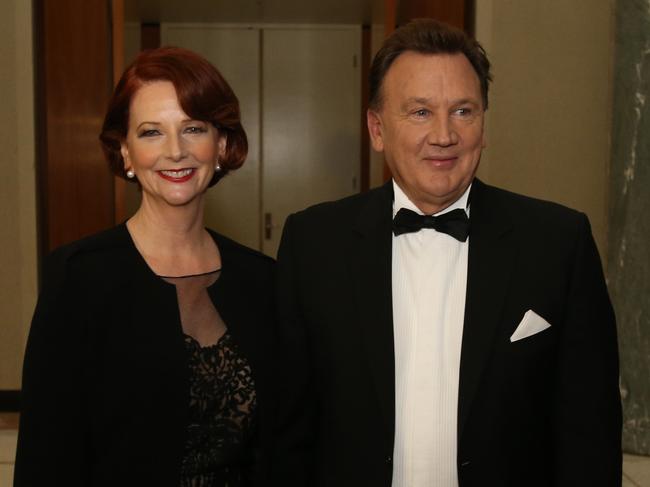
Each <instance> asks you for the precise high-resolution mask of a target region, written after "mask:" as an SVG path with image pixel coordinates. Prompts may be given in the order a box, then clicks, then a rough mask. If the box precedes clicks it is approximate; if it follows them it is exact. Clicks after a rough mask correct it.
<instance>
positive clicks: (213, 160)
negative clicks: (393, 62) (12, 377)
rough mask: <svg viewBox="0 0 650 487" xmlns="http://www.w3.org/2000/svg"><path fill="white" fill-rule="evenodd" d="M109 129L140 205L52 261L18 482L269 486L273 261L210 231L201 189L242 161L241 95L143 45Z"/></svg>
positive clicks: (191, 61) (28, 361)
mask: <svg viewBox="0 0 650 487" xmlns="http://www.w3.org/2000/svg"><path fill="white" fill-rule="evenodd" d="M100 139H101V142H102V146H103V149H104V152H105V154H106V157H107V159H108V162H109V164H110V167H111V169H112V170H113V171H114V172H115V173H116V174H117V175H119V176H122V177H124V178H126V179H128V180H130V181H134V182H137V183H138V184H139V186H140V187H141V189H142V203H141V205H140V208H139V209H138V211H137V212H136V213H135V215H134V216H133V217H132V218H130V219H129V220H128V221H127V222H126V223H125V224H122V225H119V226H117V227H116V228H113V229H111V230H108V231H106V232H103V233H101V234H98V235H95V236H92V237H89V238H86V239H84V240H81V241H78V242H75V243H73V244H71V245H68V246H65V247H63V248H61V249H58V250H57V251H55V252H54V253H53V254H52V255H51V256H49V257H48V259H47V261H46V264H45V268H44V282H43V289H42V292H41V296H40V298H39V303H38V305H37V308H36V311H35V315H34V319H33V322H32V328H31V332H30V336H29V341H28V346H27V350H26V355H25V365H24V377H23V412H22V415H21V423H20V430H19V440H18V451H17V458H16V467H15V485H16V486H27V485H29V486H38V485H66V486H76V485H84V486H85V485H93V486H95V485H107V486H108V485H110V486H117V485H142V486H148V485H152V486H153V485H155V486H163V485H165V486H179V485H181V486H196V487H203V486H206V487H207V486H215V487H216V486H221V487H225V486H227V487H236V486H244V485H250V484H252V483H255V482H258V481H260V482H261V481H263V479H264V477H265V476H266V466H265V464H264V461H263V459H262V458H261V456H260V455H259V453H258V452H259V451H261V450H262V449H263V448H265V443H266V441H267V438H268V429H267V425H268V418H269V415H270V400H269V394H268V384H269V378H270V376H271V370H270V364H269V354H270V353H269V352H270V350H271V344H272V340H273V336H272V329H271V320H272V318H271V317H272V315H273V311H272V308H273V303H272V294H273V292H272V282H273V266H274V263H273V261H272V260H271V259H269V258H267V257H265V256H263V255H261V254H259V253H258V252H255V251H253V250H249V249H247V248H245V247H243V246H241V245H239V244H237V243H235V242H233V241H232V240H229V239H227V238H225V237H223V236H221V235H219V234H217V233H215V232H213V231H210V230H206V229H205V228H204V227H203V211H204V202H205V195H206V191H207V189H208V188H209V187H210V186H212V185H214V184H215V183H216V182H217V181H219V180H220V179H221V178H222V177H223V176H224V175H226V174H227V173H228V172H229V171H230V170H233V169H236V168H238V167H239V166H241V164H242V163H243V161H244V158H245V157H246V153H247V139H246V134H245V133H244V130H243V129H242V126H241V124H240V115H239V104H238V101H237V98H236V97H235V95H234V94H233V92H232V90H231V88H230V87H229V86H228V84H227V83H226V81H225V80H224V79H223V77H222V76H221V75H220V74H219V72H218V71H217V70H216V69H215V68H214V67H213V66H212V65H210V64H209V63H208V62H207V61H206V60H205V59H203V58H201V57H200V56H198V55H196V54H194V53H192V52H190V51H187V50H185V49H179V48H161V49H156V50H153V51H147V52H144V53H142V54H140V56H139V57H138V58H137V59H136V60H135V62H134V63H133V64H132V65H131V66H129V67H128V68H127V70H126V71H125V73H124V74H123V76H122V79H121V80H120V82H119V84H118V85H117V88H116V90H115V93H114V95H113V97H112V99H111V102H110V105H109V109H108V113H107V114H106V118H105V120H104V126H103V129H102V133H101V135H100Z"/></svg>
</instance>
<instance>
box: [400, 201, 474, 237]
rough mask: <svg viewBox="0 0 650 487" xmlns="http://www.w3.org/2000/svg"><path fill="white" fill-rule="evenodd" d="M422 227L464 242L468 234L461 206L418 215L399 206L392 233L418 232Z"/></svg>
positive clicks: (465, 214)
mask: <svg viewBox="0 0 650 487" xmlns="http://www.w3.org/2000/svg"><path fill="white" fill-rule="evenodd" d="M423 228H433V229H434V230H436V231H438V232H442V233H446V234H447V235H451V236H452V237H454V238H455V239H456V240H458V241H460V242H464V241H465V240H467V236H468V235H469V218H467V213H465V210H462V209H461V208H456V209H455V210H452V211H449V212H447V213H443V214H442V215H440V216H429V215H418V214H417V213H415V212H414V211H411V210H407V209H406V208H401V209H400V210H399V211H398V212H397V215H395V218H393V234H395V236H397V235H401V234H403V233H410V232H418V231H420V230H422V229H423Z"/></svg>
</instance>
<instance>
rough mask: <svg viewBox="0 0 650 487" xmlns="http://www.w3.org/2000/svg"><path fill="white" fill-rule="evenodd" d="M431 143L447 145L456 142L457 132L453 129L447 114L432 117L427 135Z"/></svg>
mask: <svg viewBox="0 0 650 487" xmlns="http://www.w3.org/2000/svg"><path fill="white" fill-rule="evenodd" d="M427 142H428V143H429V144H431V145H439V146H442V147H447V146H450V145H454V144H456V143H457V142H458V134H457V133H456V131H455V130H454V126H453V124H452V123H451V120H450V119H449V117H447V116H438V117H433V119H432V120H431V127H430V128H429V133H428V137H427Z"/></svg>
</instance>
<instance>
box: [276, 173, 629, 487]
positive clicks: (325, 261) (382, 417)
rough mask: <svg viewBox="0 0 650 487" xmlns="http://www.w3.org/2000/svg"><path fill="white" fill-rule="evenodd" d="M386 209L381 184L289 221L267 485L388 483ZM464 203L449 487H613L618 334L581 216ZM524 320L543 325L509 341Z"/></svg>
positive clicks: (506, 196)
mask: <svg viewBox="0 0 650 487" xmlns="http://www.w3.org/2000/svg"><path fill="white" fill-rule="evenodd" d="M392 198H393V195H392V186H391V184H390V183H389V184H387V185H385V186H383V187H382V188H379V189H376V190H372V191H370V192H368V193H365V194H362V195H356V196H352V197H350V198H347V199H344V200H341V201H337V202H332V203H324V204H321V205H317V206H315V207H312V208H309V209H307V210H305V211H302V212H299V213H296V214H294V215H291V216H290V217H289V218H288V220H287V222H286V224H285V230H284V235H283V239H282V243H281V246H280V251H279V254H278V255H279V262H278V264H279V265H278V278H279V286H278V296H279V301H278V303H279V308H280V319H281V327H282V334H283V341H284V344H285V347H286V350H287V352H286V355H285V357H286V366H287V367H288V369H289V371H288V372H287V373H286V380H285V389H284V390H283V392H282V395H283V400H284V406H283V408H282V415H279V416H278V431H279V432H278V442H277V458H276V460H275V463H274V464H275V473H274V475H275V479H276V483H277V485H305V486H310V487H316V486H323V487H325V486H327V487H332V486H336V487H345V486H350V487H352V486H354V487H360V486H369V487H389V486H390V485H391V478H392V454H393V441H394V429H395V427H394V416H395V404H394V403H395V399H394V398H395V372H394V350H393V322H392V299H391V256H392V254H391V251H392V234H391V220H392ZM470 198H471V230H470V231H471V233H470V240H469V258H468V280H467V281H468V282H467V294H466V310H465V322H464V328H463V340H462V350H461V364H460V384H459V398H458V425H457V428H458V456H457V458H458V460H457V464H458V477H459V482H460V486H461V487H472V486H480V487H486V486H495V487H506V486H513V487H515V486H516V487H521V486H526V487H533V486H539V487H549V486H558V487H559V486H566V487H569V486H574V485H588V486H590V487H594V486H603V487H605V486H606V487H612V486H617V485H620V482H621V450H620V430H621V411H620V398H619V392H618V356H617V342H616V327H615V320H614V315H613V312H612V308H611V305H610V301H609V298H608V294H607V289H606V286H605V281H604V278H603V273H602V269H601V265H600V260H599V257H598V253H597V250H596V246H595V244H594V241H593V238H592V236H591V230H590V227H589V223H588V220H587V218H586V216H585V215H584V214H581V213H578V212H576V211H573V210H569V209H567V208H564V207H562V206H559V205H556V204H553V203H548V202H543V201H539V200H535V199H531V198H527V197H524V196H520V195H516V194H513V193H509V192H506V191H503V190H499V189H497V188H494V187H490V186H488V185H485V184H483V183H481V182H480V181H478V180H475V181H474V184H473V187H472V191H471V196H470ZM530 309H532V310H533V311H535V312H536V313H537V314H539V315H541V316H542V317H544V318H545V319H546V320H547V321H548V322H549V323H550V324H551V327H550V328H548V329H546V330H544V331H543V332H540V333H538V334H536V335H533V336H530V337H528V338H525V339H523V340H520V341H515V342H510V336H511V335H512V333H513V332H514V330H515V329H516V328H517V326H518V324H519V323H520V321H521V319H522V318H523V316H524V314H525V313H526V311H528V310H530Z"/></svg>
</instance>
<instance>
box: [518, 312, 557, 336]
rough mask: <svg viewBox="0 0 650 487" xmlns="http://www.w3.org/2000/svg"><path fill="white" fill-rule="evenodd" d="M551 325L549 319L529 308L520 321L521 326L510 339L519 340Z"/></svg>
mask: <svg viewBox="0 0 650 487" xmlns="http://www.w3.org/2000/svg"><path fill="white" fill-rule="evenodd" d="M550 327H551V324H550V323H549V322H548V321H546V320H545V319H544V318H542V317H541V316H540V315H538V314H537V313H535V312H534V311H533V310H532V309H529V310H528V311H526V314H525V315H524V317H523V318H522V320H521V322H520V323H519V326H518V327H517V329H516V330H515V332H514V333H513V334H512V336H511V337H510V341H511V342H516V341H517V340H521V339H523V338H527V337H529V336H532V335H534V334H535V333H539V332H540V331H544V330H546V329H547V328H550Z"/></svg>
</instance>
